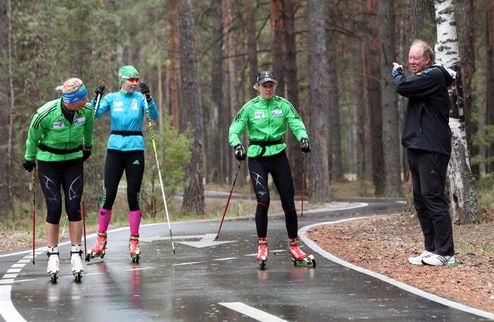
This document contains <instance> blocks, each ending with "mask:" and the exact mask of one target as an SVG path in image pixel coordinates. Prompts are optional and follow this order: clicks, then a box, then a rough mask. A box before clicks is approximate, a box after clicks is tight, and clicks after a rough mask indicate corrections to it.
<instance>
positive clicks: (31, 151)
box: [24, 113, 44, 161]
mask: <svg viewBox="0 0 494 322" xmlns="http://www.w3.org/2000/svg"><path fill="white" fill-rule="evenodd" d="M43 128H44V125H43V122H42V120H40V115H39V114H38V113H36V114H35V115H34V116H33V119H32V121H31V125H30V126H29V131H28V133H27V139H26V153H25V154H24V159H26V160H29V161H33V160H34V159H36V154H37V152H38V142H39V140H40V139H41V136H42V135H43Z"/></svg>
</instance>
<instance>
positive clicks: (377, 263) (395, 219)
mask: <svg viewBox="0 0 494 322" xmlns="http://www.w3.org/2000/svg"><path fill="white" fill-rule="evenodd" d="M404 217H406V218H404ZM453 230H454V240H455V248H456V249H455V259H456V263H457V265H455V266H444V267H433V266H415V265H411V264H409V263H408V257H409V256H411V255H418V254H419V253H421V252H422V250H423V237H422V232H421V229H420V226H419V224H418V220H417V219H416V217H415V218H410V217H408V216H405V215H403V214H401V215H398V214H390V215H382V216H376V217H368V218H363V219H359V220H354V221H347V222H343V223H338V224H334V225H324V226H320V227H319V228H316V229H312V230H311V231H310V232H309V237H310V238H311V239H312V240H314V241H315V242H316V243H317V244H319V245H320V247H321V248H323V249H324V250H326V251H328V252H329V253H331V254H333V255H335V256H337V257H339V258H341V259H343V260H345V261H347V262H350V263H352V264H354V265H357V266H359V267H362V268H365V269H368V270H370V271H373V272H377V273H380V274H383V275H386V276H388V277H390V278H392V279H394V280H397V281H400V282H403V283H405V284H408V285H410V286H413V287H416V288H419V289H422V290H424V291H427V292H429V293H432V294H435V295H439V296H441V297H444V298H447V299H450V300H453V301H456V302H459V303H463V304H466V305H468V306H471V307H475V308H478V309H481V310H484V311H488V312H493V313H494V285H493V284H494V218H489V219H487V220H486V221H485V222H483V223H480V224H471V225H463V226H457V225H455V226H454V229H453Z"/></svg>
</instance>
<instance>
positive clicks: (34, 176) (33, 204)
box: [29, 168, 36, 265]
mask: <svg viewBox="0 0 494 322" xmlns="http://www.w3.org/2000/svg"><path fill="white" fill-rule="evenodd" d="M35 183H36V168H34V169H33V174H32V177H31V184H30V185H29V189H30V190H31V192H32V193H31V195H32V197H33V200H32V206H33V209H32V216H33V232H32V236H33V265H34V264H35V259H34V258H35V249H36V188H35V187H34V185H35Z"/></svg>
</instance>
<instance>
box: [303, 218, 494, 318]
mask: <svg viewBox="0 0 494 322" xmlns="http://www.w3.org/2000/svg"><path fill="white" fill-rule="evenodd" d="M362 218H365V217H357V218H348V219H342V220H337V221H328V222H322V223H317V224H313V225H308V226H305V227H302V228H300V229H299V238H300V239H301V240H302V241H303V242H304V243H306V244H307V246H309V247H310V248H311V249H313V250H314V251H315V252H317V253H319V254H320V255H321V256H323V257H325V258H327V259H329V260H330V261H333V262H335V263H337V264H340V265H342V266H345V267H348V268H350V269H353V270H355V271H357V272H360V273H363V274H366V275H369V276H372V277H374V278H377V279H379V280H381V281H383V282H386V283H389V284H391V285H394V286H396V287H399V288H401V289H402V290H405V291H407V292H410V293H413V294H415V295H418V296H421V297H423V298H426V299H428V300H430V301H434V302H437V303H440V304H443V305H446V306H449V307H452V308H454V309H457V310H460V311H463V312H467V313H471V314H475V315H478V316H481V317H484V318H488V319H491V320H494V313H491V312H487V311H483V310H479V309H476V308H473V307H470V306H466V305H464V304H461V303H458V302H454V301H451V300H448V299H445V298H443V297H440V296H437V295H434V294H431V293H428V292H426V291H423V290H421V289H418V288H415V287H413V286H410V285H407V284H405V283H402V282H399V281H397V280H394V279H392V278H389V277H387V276H385V275H382V274H379V273H376V272H373V271H369V270H368V269H365V268H362V267H359V266H357V265H354V264H352V263H349V262H347V261H344V260H342V259H341V258H339V257H336V256H334V255H333V254H331V253H328V252H327V251H325V250H324V249H322V248H321V247H319V245H317V244H316V243H315V242H313V241H312V240H311V239H309V237H308V236H307V234H308V231H309V230H311V229H312V228H314V227H319V226H322V225H334V224H338V223H342V222H345V221H351V220H358V219H362Z"/></svg>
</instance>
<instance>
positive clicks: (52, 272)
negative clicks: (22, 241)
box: [46, 247, 60, 284]
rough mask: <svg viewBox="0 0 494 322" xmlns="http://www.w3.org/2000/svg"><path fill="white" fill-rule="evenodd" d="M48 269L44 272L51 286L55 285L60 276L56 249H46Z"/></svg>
mask: <svg viewBox="0 0 494 322" xmlns="http://www.w3.org/2000/svg"><path fill="white" fill-rule="evenodd" d="M47 255H48V267H47V268H46V272H47V273H48V275H49V276H50V280H51V283H52V284H57V280H58V275H59V274H60V258H59V257H58V255H59V253H58V247H48V252H47Z"/></svg>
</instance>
